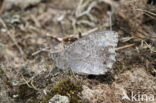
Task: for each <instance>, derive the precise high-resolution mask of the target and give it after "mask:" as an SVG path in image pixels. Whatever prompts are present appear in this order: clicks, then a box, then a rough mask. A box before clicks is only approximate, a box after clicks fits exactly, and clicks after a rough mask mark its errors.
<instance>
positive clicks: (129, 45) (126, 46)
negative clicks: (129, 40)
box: [116, 44, 135, 51]
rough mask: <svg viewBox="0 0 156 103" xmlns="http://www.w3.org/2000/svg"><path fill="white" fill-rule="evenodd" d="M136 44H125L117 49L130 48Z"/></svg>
mask: <svg viewBox="0 0 156 103" xmlns="http://www.w3.org/2000/svg"><path fill="white" fill-rule="evenodd" d="M134 45H135V44H128V45H124V46H121V47H118V48H116V50H117V51H118V50H121V49H125V48H129V47H132V46H134Z"/></svg>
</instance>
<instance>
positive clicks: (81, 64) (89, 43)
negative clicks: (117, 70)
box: [51, 31, 118, 75]
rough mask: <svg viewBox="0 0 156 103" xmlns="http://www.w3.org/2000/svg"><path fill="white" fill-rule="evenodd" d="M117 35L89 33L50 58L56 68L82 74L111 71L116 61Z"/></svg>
mask: <svg viewBox="0 0 156 103" xmlns="http://www.w3.org/2000/svg"><path fill="white" fill-rule="evenodd" d="M117 43H118V34H117V33H116V32H114V31H98V32H94V33H90V34H88V35H87V36H84V37H82V38H80V39H79V40H77V41H75V42H73V43H71V44H69V45H66V46H65V47H64V49H62V50H61V51H59V52H57V53H52V54H51V57H52V59H53V61H54V62H55V65H56V67H58V68H60V69H71V70H72V71H73V72H76V73H82V74H93V75H101V74H105V73H106V72H107V71H109V70H111V68H112V66H113V63H114V62H115V61H116V59H115V56H116V52H115V47H116V46H117Z"/></svg>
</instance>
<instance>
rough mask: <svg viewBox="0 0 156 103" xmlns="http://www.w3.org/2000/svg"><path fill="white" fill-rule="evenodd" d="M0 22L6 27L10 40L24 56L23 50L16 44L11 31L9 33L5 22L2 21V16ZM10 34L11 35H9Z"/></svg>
mask: <svg viewBox="0 0 156 103" xmlns="http://www.w3.org/2000/svg"><path fill="white" fill-rule="evenodd" d="M0 22H1V23H2V25H3V26H4V27H5V28H6V29H7V35H8V36H9V37H10V38H11V40H12V41H13V42H14V44H15V45H16V47H17V49H18V50H19V52H20V54H21V55H22V56H24V51H23V50H22V48H21V47H20V46H19V45H18V43H17V41H16V39H15V38H14V37H13V36H12V35H13V33H11V32H10V31H9V30H8V28H7V25H6V24H5V22H4V21H3V19H2V18H0ZM11 34H12V35H11Z"/></svg>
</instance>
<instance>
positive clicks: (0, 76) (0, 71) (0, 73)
mask: <svg viewBox="0 0 156 103" xmlns="http://www.w3.org/2000/svg"><path fill="white" fill-rule="evenodd" d="M4 76H6V75H5V73H4V71H3V70H2V69H1V68H0V78H3V77H4Z"/></svg>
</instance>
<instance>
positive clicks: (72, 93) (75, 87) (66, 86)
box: [29, 78, 82, 103]
mask: <svg viewBox="0 0 156 103" xmlns="http://www.w3.org/2000/svg"><path fill="white" fill-rule="evenodd" d="M81 91H82V85H81V84H80V83H78V82H76V81H72V80H71V79H69V78H66V79H64V80H61V81H59V82H57V83H56V84H55V86H54V87H53V88H51V90H50V93H49V94H48V95H47V96H45V97H43V98H42V99H41V100H37V99H35V98H33V99H32V100H31V101H29V103H48V101H49V100H50V99H51V98H52V97H53V96H54V95H56V94H60V95H63V96H68V97H69V99H70V103H82V101H81V98H80V97H79V95H80V93H81Z"/></svg>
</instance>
